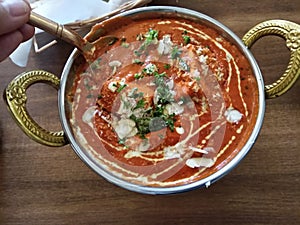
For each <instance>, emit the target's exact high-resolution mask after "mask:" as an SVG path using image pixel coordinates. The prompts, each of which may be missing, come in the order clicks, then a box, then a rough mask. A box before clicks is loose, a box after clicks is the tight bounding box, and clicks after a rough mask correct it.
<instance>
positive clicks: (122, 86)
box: [117, 84, 127, 93]
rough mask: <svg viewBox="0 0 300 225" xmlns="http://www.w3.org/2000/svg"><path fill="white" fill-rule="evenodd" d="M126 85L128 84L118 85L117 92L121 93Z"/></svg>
mask: <svg viewBox="0 0 300 225" xmlns="http://www.w3.org/2000/svg"><path fill="white" fill-rule="evenodd" d="M126 86H127V84H121V85H120V87H118V89H117V92H118V93H120V92H121V91H122V90H123V89H124V88H125V87H126Z"/></svg>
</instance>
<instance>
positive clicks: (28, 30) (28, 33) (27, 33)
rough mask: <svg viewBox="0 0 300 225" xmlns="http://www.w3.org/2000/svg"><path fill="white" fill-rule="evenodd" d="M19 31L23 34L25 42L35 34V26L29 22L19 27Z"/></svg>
mask: <svg viewBox="0 0 300 225" xmlns="http://www.w3.org/2000/svg"><path fill="white" fill-rule="evenodd" d="M19 31H20V32H21V33H22V35H23V42H24V41H27V40H29V39H30V38H32V36H33V35H34V27H33V26H31V25H29V24H24V25H23V26H22V27H20V28H19Z"/></svg>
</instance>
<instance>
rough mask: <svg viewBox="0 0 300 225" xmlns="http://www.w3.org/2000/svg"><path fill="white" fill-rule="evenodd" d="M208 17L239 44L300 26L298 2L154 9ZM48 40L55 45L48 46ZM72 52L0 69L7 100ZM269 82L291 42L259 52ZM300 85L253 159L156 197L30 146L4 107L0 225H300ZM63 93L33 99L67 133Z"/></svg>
mask: <svg viewBox="0 0 300 225" xmlns="http://www.w3.org/2000/svg"><path fill="white" fill-rule="evenodd" d="M151 5H176V6H181V7H186V8H190V9H194V10H197V11H199V12H202V13H205V14H207V15H209V16H211V17H213V18H215V19H217V20H219V21H220V22H221V23H223V24H225V25H226V26H227V27H229V28H230V29H231V30H232V31H233V32H235V33H236V34H237V35H238V36H239V37H242V36H243V35H244V34H245V33H246V32H247V30H248V29H250V28H251V27H252V26H254V25H256V24H257V23H259V22H262V21H265V20H268V19H286V20H290V21H293V22H296V23H298V24H300V4H299V1H295V0H281V1H277V0H276V1H273V0H262V1H248V0H226V1H215V0H201V1H200V0H188V1H187V0H186V1H183V0H182V1H179V0H177V1H175V0H174V1H171V0H157V1H153V2H152V3H151ZM41 38H42V39H44V40H45V41H46V39H49V36H47V35H43V36H42V37H41ZM71 50H72V46H69V45H67V44H65V43H63V42H59V43H58V44H57V45H55V46H54V47H52V48H50V49H47V50H46V51H44V52H42V53H40V54H35V53H34V52H31V54H30V59H29V63H28V66H27V67H26V68H19V67H17V66H16V65H14V64H13V63H12V62H11V61H10V60H5V61H3V62H1V63H0V80H1V82H0V91H1V92H3V91H4V88H5V87H6V85H7V84H8V83H9V82H10V80H12V79H13V77H14V76H15V75H17V74H19V73H21V72H23V71H29V70H33V69H44V70H47V71H49V72H52V73H54V74H57V75H58V76H60V73H61V71H62V69H63V66H64V63H65V62H66V60H67V58H68V55H69V54H70V52H71ZM252 51H253V54H254V56H255V58H256V59H257V61H258V63H259V65H260V68H261V70H262V72H263V75H264V78H265V82H266V83H270V82H273V81H275V80H276V79H277V78H279V77H280V75H281V74H282V73H283V72H284V70H285V67H286V66H287V63H288V60H289V52H288V50H287V48H286V47H285V42H284V41H283V40H282V39H281V38H279V37H265V38H263V39H261V40H259V41H258V42H257V43H256V44H255V45H254V46H253V48H252ZM299 97H300V81H299V80H298V82H296V84H295V85H294V87H293V88H292V89H291V90H290V91H289V92H288V93H287V94H285V95H283V96H281V97H279V98H276V99H272V100H267V101H266V113H265V119H264V124H263V127H262V130H261V132H260V135H259V138H258V140H257V141H256V143H255V144H254V146H253V148H252V150H251V151H250V153H249V154H248V155H247V156H246V158H245V159H244V160H243V161H242V162H241V163H240V164H239V165H238V166H237V167H236V168H235V169H234V170H233V171H231V172H230V173H229V174H228V175H226V176H225V177H224V178H222V179H221V180H219V181H218V182H216V183H215V184H213V185H212V186H211V187H209V188H207V189H205V188H202V189H197V190H194V191H190V192H187V193H182V194H176V195H168V196H149V195H142V194H137V193H134V192H130V191H127V190H124V189H121V188H119V187H116V186H114V185H112V184H111V183H109V182H107V181H106V180H104V179H103V178H101V177H99V176H98V175H96V174H95V173H94V172H93V171H92V170H90V169H89V168H88V167H87V166H86V165H85V164H84V163H83V162H82V161H81V160H80V159H79V158H78V157H77V156H76V154H75V153H74V152H73V150H72V148H71V147H70V146H65V147H61V148H50V147H45V146H42V145H40V144H37V143H35V142H34V141H32V140H31V139H29V138H28V137H27V136H26V135H25V134H24V133H23V132H22V131H21V130H20V129H19V128H18V126H17V125H16V123H15V122H14V120H13V119H12V118H11V116H10V115H9V113H8V111H7V109H6V106H5V103H4V101H3V100H2V99H1V101H0V224H5V225H6V224H43V225H46V224H77V225H81V224H82V225H83V224H84V225H85V224H128V225H142V224H149V225H150V224H151V225H153V224H155V225H158V224H162V225H167V224H172V225H174V224H195V225H196V224H197V225H198V224H273V225H274V224H283V225H285V224H287V225H292V224H300V188H299V186H300V99H299ZM56 104H57V92H56V90H55V89H53V88H52V87H48V86H47V85H42V84H37V85H33V86H32V88H31V89H29V90H28V103H27V105H28V110H29V112H30V114H31V115H32V116H33V117H34V118H35V119H36V121H38V123H40V124H41V125H42V126H43V127H45V128H47V129H49V130H60V129H61V127H60V122H59V115H58V109H57V106H56Z"/></svg>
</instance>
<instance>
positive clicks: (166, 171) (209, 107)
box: [70, 18, 258, 187]
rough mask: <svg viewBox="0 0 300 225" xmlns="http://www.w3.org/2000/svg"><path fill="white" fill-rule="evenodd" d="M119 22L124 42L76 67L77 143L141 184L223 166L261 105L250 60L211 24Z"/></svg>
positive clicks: (169, 182)
mask: <svg viewBox="0 0 300 225" xmlns="http://www.w3.org/2000/svg"><path fill="white" fill-rule="evenodd" d="M117 24H118V25H117V26H114V27H111V29H110V31H109V35H113V36H116V37H118V41H116V42H115V43H112V44H111V45H110V46H107V48H106V49H105V50H103V49H99V50H98V51H99V52H98V53H99V54H98V55H99V58H97V59H96V60H95V62H94V63H93V64H91V65H87V64H83V65H80V66H79V67H77V68H76V71H75V72H76V74H77V75H76V76H77V77H76V84H75V85H74V87H75V88H74V90H73V92H72V93H71V94H70V96H71V97H72V116H71V123H72V126H73V130H74V136H75V137H76V139H77V141H78V143H80V145H82V147H83V148H84V149H86V150H87V151H88V152H89V154H90V155H91V156H92V157H93V158H94V159H95V160H96V161H97V162H98V163H99V165H100V166H101V167H102V168H104V169H105V170H106V171H108V172H109V173H111V174H113V175H115V176H116V177H119V178H121V179H124V180H126V181H129V182H132V183H136V184H140V185H145V186H161V187H170V186H177V185H183V184H188V183H191V182H194V181H197V180H200V179H202V178H204V177H207V176H209V175H211V174H212V173H214V172H216V171H218V170H219V169H220V168H222V167H224V166H225V165H226V164H227V163H228V162H230V160H232V159H233V158H234V157H235V156H236V154H237V153H238V152H239V151H240V150H241V148H242V147H243V146H244V145H245V143H246V142H247V140H248V138H249V136H250V134H251V132H252V130H253V127H254V124H255V122H256V117H257V113H258V90H257V82H256V79H255V76H254V75H253V72H252V69H251V67H250V65H249V63H248V61H247V60H246V58H245V57H244V56H243V55H242V53H241V52H240V51H239V50H238V49H237V47H236V46H234V45H233V44H232V43H230V42H229V41H228V40H226V39H225V38H224V37H222V36H221V34H219V33H218V32H216V31H215V30H213V29H211V28H209V27H206V26H204V25H201V24H198V23H195V22H193V21H190V20H187V19H178V18H169V19H164V20H161V19H159V18H157V19H141V20H135V21H130V22H128V19H126V20H124V21H123V20H122V19H120V20H119V21H118V23H117ZM101 26H102V25H99V26H98V27H97V29H98V28H99V29H100V28H101ZM97 29H96V30H97ZM90 35H92V34H90Z"/></svg>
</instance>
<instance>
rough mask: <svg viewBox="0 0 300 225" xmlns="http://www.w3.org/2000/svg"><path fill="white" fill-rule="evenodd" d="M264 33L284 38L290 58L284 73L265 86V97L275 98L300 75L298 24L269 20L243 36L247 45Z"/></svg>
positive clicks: (264, 34) (299, 35) (287, 88)
mask: <svg viewBox="0 0 300 225" xmlns="http://www.w3.org/2000/svg"><path fill="white" fill-rule="evenodd" d="M266 35H278V36H280V37H283V38H284V39H285V40H286V46H287V47H288V48H289V50H290V51H291V58H290V61H289V64H288V66H287V69H286V70H285V72H284V74H283V75H282V76H281V77H280V78H279V79H278V80H277V81H276V82H274V83H273V84H270V85H266V86H265V93H266V98H275V97H278V96H280V95H282V94H284V93H286V92H287V91H288V90H289V89H290V88H291V87H292V86H293V84H294V83H295V82H296V80H297V79H298V77H299V75H300V25H298V24H296V23H293V22H290V21H286V20H269V21H265V22H262V23H260V24H258V25H256V26H254V27H253V28H251V29H250V30H249V31H248V32H247V33H246V34H245V35H244V37H243V39H242V40H243V42H244V43H245V45H246V46H247V47H249V48H250V47H251V46H252V44H253V43H254V42H255V41H256V40H258V39H259V38H261V37H262V36H266Z"/></svg>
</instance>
